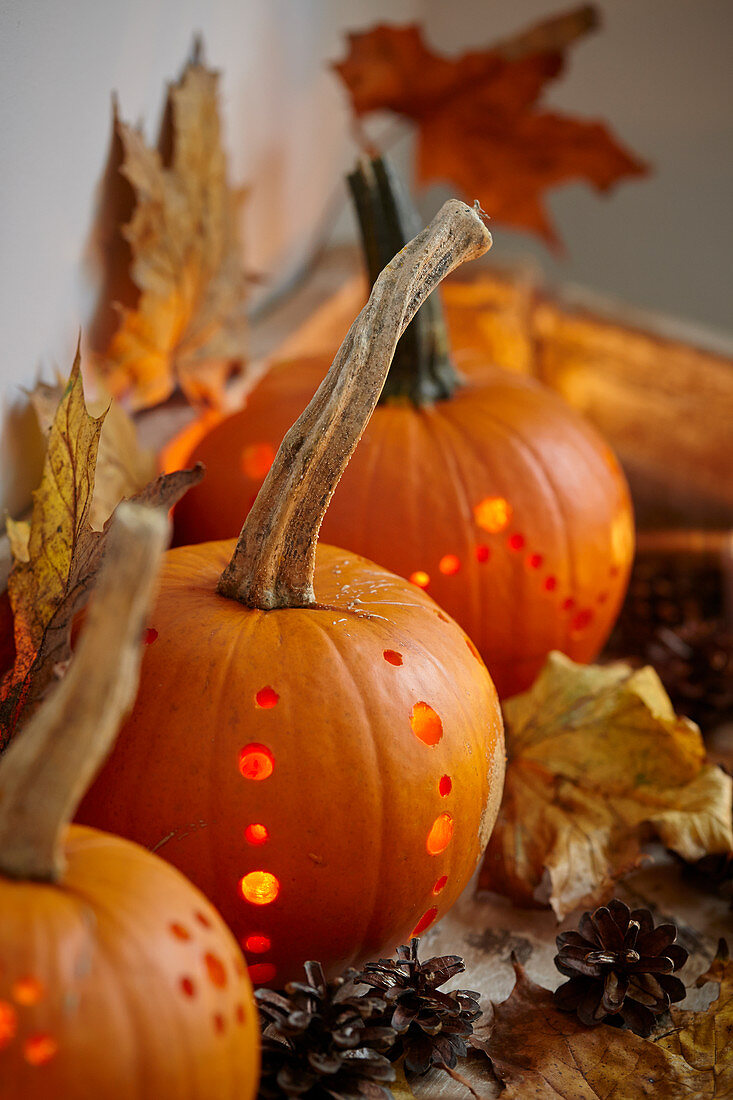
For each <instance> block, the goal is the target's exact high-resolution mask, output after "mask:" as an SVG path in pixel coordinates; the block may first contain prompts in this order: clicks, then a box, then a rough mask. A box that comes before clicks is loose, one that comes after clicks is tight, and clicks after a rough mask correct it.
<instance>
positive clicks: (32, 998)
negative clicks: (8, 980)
mask: <svg viewBox="0 0 733 1100" xmlns="http://www.w3.org/2000/svg"><path fill="white" fill-rule="evenodd" d="M44 992H45V990H44V988H43V983H42V982H40V981H39V980H38V978H32V977H27V978H19V979H18V981H17V982H14V983H13V988H12V990H11V996H12V998H13V1000H14V1001H15V1003H16V1004H19V1005H24V1006H25V1007H27V1006H29V1005H37V1004H38V1002H39V1001H40V1000H41V998H42V997H43V994H44Z"/></svg>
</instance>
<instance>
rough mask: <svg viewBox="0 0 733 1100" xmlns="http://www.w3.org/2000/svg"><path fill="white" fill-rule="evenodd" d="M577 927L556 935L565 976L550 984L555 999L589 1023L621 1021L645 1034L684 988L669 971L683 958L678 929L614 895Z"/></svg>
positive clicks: (557, 961)
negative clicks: (657, 921) (557, 985)
mask: <svg viewBox="0 0 733 1100" xmlns="http://www.w3.org/2000/svg"><path fill="white" fill-rule="evenodd" d="M578 927H579V929H580V930H579V931H578V932H563V933H562V935H560V936H558V937H557V946H558V948H559V954H557V955H556V956H555V966H556V967H557V969H558V970H559V971H560V973H561V974H566V975H568V977H569V978H570V981H569V982H565V984H564V985H561V986H560V988H559V989H556V990H555V1004H556V1005H557V1006H558V1008H561V1009H563V1011H565V1012H575V1013H577V1015H578V1018H579V1019H580V1021H581V1023H584V1024H587V1025H589V1026H593V1025H594V1024H599V1023H602V1022H605V1023H614V1022H617V1021H623V1023H624V1024H626V1026H627V1027H629V1028H630V1029H631V1030H632V1031H635V1032H636V1033H637V1035H643V1036H647V1035H649V1034H650V1033H651V1030H652V1026H653V1024H654V1017H655V1016H658V1015H660V1014H661V1013H662V1012H666V1010H667V1009H668V1008H669V1006H670V1003H671V1002H672V1001H681V1000H683V998H684V997H685V994H686V992H687V991H686V989H685V986H684V984H683V983H682V982H681V981H680V980H679V978H675V977H674V976H673V974H672V971H674V970H679V969H680V967H682V966H684V965H685V963H686V961H687V952H686V951H685V949H684V948H683V947H680V945H679V944H677V943H675V942H674V941H675V939H676V938H677V929H676V928H675V926H674V925H673V924H660V925H659V927H658V928H655V927H654V921H653V919H652V915H651V913H650V912H649V910H648V909H634V911H633V912H631V910H630V909H629V907H628V905H624V903H623V902H622V901H619V900H618V898H614V899H613V901H610V902H609V903H608V905H602V906H601V907H600V908H599V909H596V911H595V912H594V913H592V914H591V913H584V914H583V916H582V918H581V921H580V924H579V926H578Z"/></svg>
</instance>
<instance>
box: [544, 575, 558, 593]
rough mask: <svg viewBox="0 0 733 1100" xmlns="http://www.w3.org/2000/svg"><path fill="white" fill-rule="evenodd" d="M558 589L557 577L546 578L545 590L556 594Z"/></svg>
mask: <svg viewBox="0 0 733 1100" xmlns="http://www.w3.org/2000/svg"><path fill="white" fill-rule="evenodd" d="M556 588H557V577H545V589H546V590H547V591H548V592H554V591H555V589H556Z"/></svg>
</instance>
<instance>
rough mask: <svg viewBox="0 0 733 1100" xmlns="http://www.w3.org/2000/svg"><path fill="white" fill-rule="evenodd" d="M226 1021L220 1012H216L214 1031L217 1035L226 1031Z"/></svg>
mask: <svg viewBox="0 0 733 1100" xmlns="http://www.w3.org/2000/svg"><path fill="white" fill-rule="evenodd" d="M226 1026H227V1025H226V1020H225V1019H224V1017H223V1016H222V1014H221V1012H217V1013H216V1015H215V1016H214V1031H215V1032H216V1033H217V1035H223V1034H224V1031H225V1030H226Z"/></svg>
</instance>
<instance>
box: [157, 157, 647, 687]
mask: <svg viewBox="0 0 733 1100" xmlns="http://www.w3.org/2000/svg"><path fill="white" fill-rule="evenodd" d="M352 184H353V186H354V188H355V191H356V194H357V196H358V208H359V211H360V215H361V219H362V227H363V230H364V238H365V243H366V252H367V256H368V259H369V266H370V270H371V273H372V276H373V273H374V270H375V267H376V265H377V263H378V262H380V261H381V262H386V260H388V259H389V258H390V257H391V255H392V254H393V253H394V252H395V251H397V250H398V249H399V248H400V247H401V246H402V243H403V237H404V232H405V230H404V222H405V218H406V217H408V215H409V210H406V209H405V205H406V204H405V201H404V199H403V198H401V197H400V194H399V193H398V192H397V191H396V190H395V188H396V182H395V181H394V179H393V178H392V176H391V175H390V173H389V172H388V171H387V170H386V169H385V167H384V165H383V164H382V163H381V162H380V161H377V162H374V163H373V165H372V168H371V170H369V169H368V167H363V168H361V169H359V171H358V172H357V173H355V175H354V176H353V177H352ZM439 309H440V307H439V303H438V300H437V297H433V298H432V299H430V301H428V303H427V304H426V306H424V307H423V309H422V310H421V311H420V313H419V314H418V316H417V317H416V318H415V321H414V322H413V323H412V325H411V326H410V328H409V329H408V330H407V332H406V333H405V336H404V337H403V339H402V340H401V341H400V344H399V346H398V348H397V354H396V356H395V361H394V362H393V364H392V368H391V370H390V373H389V376H388V378H387V382H386V384H385V387H384V390H383V392H382V395H381V399H380V405H379V408H378V409H377V410H376V412H375V414H374V416H373V417H372V419H371V422H370V424H369V427H368V428H367V431H366V432H365V435H364V439H363V440H362V444H361V446H360V448H359V450H358V452H357V454H356V455H355V457H354V461H353V462H352V463H351V464H350V466H349V469H348V470H347V471H346V474H345V476H344V478H343V482H342V484H341V485H339V488H338V490H337V492H336V493H335V495H334V499H333V501H332V503H331V506H330V507H329V510H328V514H327V516H326V518H325V520H324V524H323V530H322V535H323V537H324V538H325V539H327V540H328V541H329V542H333V543H335V544H336V545H339V546H345V547H348V548H349V549H351V550H354V551H356V552H358V553H360V554H364V555H365V556H366V557H368V558H371V559H373V560H374V561H378V562H379V563H380V564H382V565H385V566H387V567H388V568H389V569H391V570H393V571H394V572H395V573H399V574H400V575H401V576H403V577H407V578H409V579H411V580H412V581H413V582H414V583H415V584H417V585H420V586H421V587H423V588H425V589H426V590H427V591H428V592H429V593H430V595H432V596H433V597H434V598H435V600H437V602H438V603H439V604H440V605H441V607H443V608H445V610H446V611H448V612H449V613H450V614H451V615H452V616H453V617H454V618H455V619H456V620H457V621H458V622H459V623H460V624H461V626H462V627H463V628H464V630H466V631H467V633H468V634H469V635H470V637H471V638H472V639H473V640H474V642H475V643H476V646H477V647H478V649H479V651H480V652H481V654H482V656H483V658H484V660H485V662H486V664H487V666H488V668H489V671H490V672H491V675H492V677H493V679H494V682H495V684H496V686H497V688H498V691H499V694H500V696H502V697H504V696H508V695H513V694H515V693H516V692H518V691H523V690H524V689H525V688H527V687H528V686H529V684H530V683H531V681H532V680H533V679H534V677H535V676H536V674H537V673H538V672H539V669H540V668H541V666H542V665H543V663H544V661H545V658H546V656H547V654H548V653H549V652H550V651H551V650H553V649H559V650H561V651H562V652H563V653H566V654H567V655H568V656H569V657H571V658H572V659H573V660H574V661H579V662H584V661H590V660H592V659H593V658H594V657H595V656H596V655H597V654H598V652H599V651H600V649H601V648H602V646H603V644H604V642H605V640H606V638H607V636H608V634H609V633H610V630H611V628H612V626H613V623H614V621H615V619H616V616H617V614H618V610H619V608H620V605H621V603H622V601H623V596H624V593H625V590H626V586H627V581H628V575H629V571H630V567H631V560H632V555H633V517H632V511H631V504H630V497H629V492H628V488H627V485H626V481H625V479H624V476H623V473H622V472H621V469H620V467H619V464H618V462H617V460H616V458H615V457H614V455H613V453H612V451H611V449H610V447H609V446H608V445H607V444H606V443H605V442H604V441H603V440H602V439H601V437H600V436H599V435H598V434H597V432H596V431H595V430H594V429H593V428H592V427H591V426H590V425H589V424H587V423H586V422H585V421H584V420H583V419H582V418H581V417H580V415H579V414H578V413H577V412H575V411H574V410H573V409H571V408H570V406H569V405H567V404H566V403H565V402H564V401H563V400H562V398H560V397H558V396H557V395H556V394H554V393H552V392H551V391H550V390H549V389H547V388H546V387H544V386H543V385H541V384H540V383H539V382H537V381H536V380H534V379H531V378H528V377H525V376H523V375H521V374H517V373H514V372H509V371H504V370H501V369H498V368H496V367H494V366H492V365H491V364H489V363H486V362H485V361H484V359H483V358H482V357H481V356H479V355H477V354H476V353H475V352H473V353H466V349H460V350H461V371H462V377H459V376H458V375H457V374H456V372H455V370H454V369H453V367H452V364H451V360H450V358H449V356H448V354H447V339H446V335H445V326H444V324H443V322H442V318H441V316H440V313H439ZM326 365H327V364H326V363H325V362H324V360H323V359H322V358H317V357H316V358H309V359H305V360H299V361H290V362H283V363H277V364H276V365H274V366H273V367H272V368H271V369H270V370H269V372H268V373H267V374H266V375H265V376H264V377H263V379H262V380H261V381H260V382H259V383H258V385H257V386H256V387H255V388H254V390H253V391H252V393H251V394H250V395H249V398H248V401H247V404H246V407H245V408H244V409H242V410H240V411H238V412H237V413H235V414H233V415H231V416H229V417H227V418H225V419H223V420H222V421H220V422H219V423H218V424H216V425H215V426H214V427H213V428H212V429H211V430H210V431H209V432H208V433H207V434H206V435H205V436H204V438H203V439H202V440H201V441H200V442H198V444H197V445H196V447H195V448H194V450H193V452H192V458H195V459H196V460H200V461H202V462H204V464H205V465H206V468H207V477H206V478H205V479H204V481H203V482H202V484H201V485H200V486H198V487H196V488H194V489H193V490H192V491H191V492H190V493H188V494H187V496H186V497H185V498H184V500H183V501H182V502H180V503H179V504H178V506H177V508H176V511H175V540H176V542H178V543H184V542H198V541H201V540H202V539H214V538H224V537H226V536H228V535H232V534H233V533H234V532H235V531H236V529H237V526H238V524H239V519H240V516H241V514H242V513H243V511H246V509H247V508H249V507H250V506H251V504H252V501H253V499H254V496H255V494H256V492H257V488H258V487H259V484H260V483H261V480H262V478H263V476H264V474H265V473H266V471H267V468H268V466H269V463H270V462H271V461H272V457H273V455H274V453H275V448H276V446H277V442H278V441H279V440H280V439H281V438H282V435H283V434H284V432H285V430H286V429H287V426H288V425H289V424H290V423H292V421H293V419H294V417H295V416H297V414H298V412H299V410H300V409H302V408H303V407H304V406H305V404H306V403H307V402H308V400H309V399H310V397H311V395H312V393H313V392H314V390H315V388H316V387H317V386H318V384H319V383H320V381H321V379H322V377H323V374H324V371H325V369H326Z"/></svg>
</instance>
